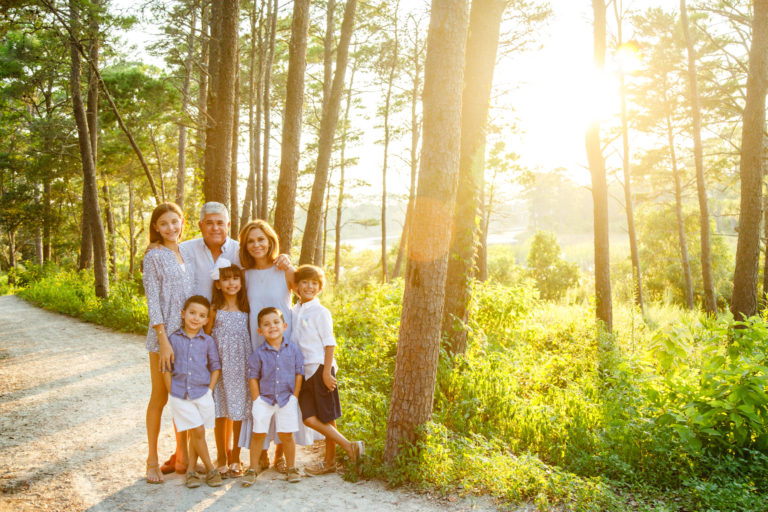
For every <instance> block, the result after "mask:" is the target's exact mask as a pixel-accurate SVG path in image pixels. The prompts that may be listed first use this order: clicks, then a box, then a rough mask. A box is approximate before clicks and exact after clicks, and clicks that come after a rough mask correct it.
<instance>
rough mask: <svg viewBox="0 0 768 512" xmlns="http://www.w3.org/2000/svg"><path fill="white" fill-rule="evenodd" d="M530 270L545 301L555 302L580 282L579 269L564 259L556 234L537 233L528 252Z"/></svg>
mask: <svg viewBox="0 0 768 512" xmlns="http://www.w3.org/2000/svg"><path fill="white" fill-rule="evenodd" d="M527 265H528V270H529V272H530V275H531V277H533V279H534V281H536V288H537V289H538V290H539V293H540V294H541V298H542V299H544V300H554V299H557V298H560V297H562V295H563V294H564V293H565V292H566V290H568V288H570V287H571V286H573V285H574V284H576V282H577V281H578V280H579V267H578V265H576V264H575V263H569V262H567V261H565V260H564V259H563V257H562V253H561V251H560V244H558V243H557V237H556V236H555V234H554V233H551V232H548V231H537V232H536V234H535V235H533V239H532V240H531V248H530V250H529V252H528V260H527Z"/></svg>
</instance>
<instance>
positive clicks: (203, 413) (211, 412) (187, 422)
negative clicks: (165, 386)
mask: <svg viewBox="0 0 768 512" xmlns="http://www.w3.org/2000/svg"><path fill="white" fill-rule="evenodd" d="M168 405H170V406H171V416H173V421H174V423H176V430H178V431H179V432H184V431H185V430H190V429H193V428H197V427H199V426H200V425H203V426H205V428H207V429H211V428H213V427H214V425H215V423H216V405H215V404H214V403H213V393H212V392H211V390H210V389H209V390H208V391H207V392H206V393H205V394H204V395H203V396H201V397H200V398H196V399H194V400H188V399H186V398H177V397H175V396H173V395H170V396H169V397H168Z"/></svg>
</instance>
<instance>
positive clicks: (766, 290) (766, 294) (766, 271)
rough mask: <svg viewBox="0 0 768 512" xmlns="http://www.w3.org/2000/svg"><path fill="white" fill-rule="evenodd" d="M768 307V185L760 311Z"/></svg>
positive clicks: (764, 217) (764, 197) (764, 213)
mask: <svg viewBox="0 0 768 512" xmlns="http://www.w3.org/2000/svg"><path fill="white" fill-rule="evenodd" d="M767 307H768V183H766V185H765V195H764V196H763V296H762V300H761V304H760V309H765V308H767Z"/></svg>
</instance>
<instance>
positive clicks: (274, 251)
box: [239, 219, 280, 269]
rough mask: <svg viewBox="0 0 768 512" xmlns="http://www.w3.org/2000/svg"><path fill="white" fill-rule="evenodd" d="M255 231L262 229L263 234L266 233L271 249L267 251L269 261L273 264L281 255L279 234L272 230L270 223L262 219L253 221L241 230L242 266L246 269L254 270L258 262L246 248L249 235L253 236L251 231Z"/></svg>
mask: <svg viewBox="0 0 768 512" xmlns="http://www.w3.org/2000/svg"><path fill="white" fill-rule="evenodd" d="M254 229H260V230H261V232H262V233H264V236H266V237H267V240H269V249H268V250H267V261H269V262H270V263H272V262H273V261H275V260H276V259H277V256H278V255H279V254H280V241H279V240H278V239H277V233H275V230H274V229H272V226H270V225H269V223H268V222H267V221H265V220H262V219H256V220H252V221H251V222H249V223H248V224H246V225H245V226H243V229H241V230H240V236H239V240H240V264H241V265H242V266H243V268H244V269H249V268H253V267H254V266H256V260H254V259H253V256H251V255H250V253H249V252H248V249H247V248H246V247H245V245H246V241H247V240H248V235H250V234H251V231H253V230H254Z"/></svg>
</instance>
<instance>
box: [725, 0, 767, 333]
mask: <svg viewBox="0 0 768 512" xmlns="http://www.w3.org/2000/svg"><path fill="white" fill-rule="evenodd" d="M753 5H754V15H753V17H752V43H751V47H750V50H749V72H748V74H747V99H746V103H745V104H744V117H743V123H742V130H741V155H740V162H739V176H740V178H741V203H740V205H741V206H740V209H739V239H738V242H737V244H736V268H735V270H734V273H733V295H732V296H731V312H732V313H733V317H734V318H735V319H736V320H745V319H747V318H749V317H751V316H754V315H755V314H756V313H757V279H758V268H759V262H760V221H761V218H762V214H763V212H762V199H763V187H762V184H763V176H764V174H765V155H764V140H765V135H764V132H765V95H766V92H768V0H755V1H754V3H753Z"/></svg>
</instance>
